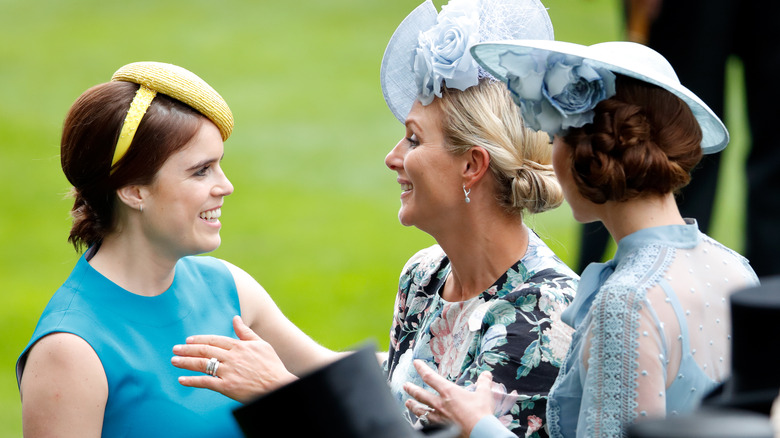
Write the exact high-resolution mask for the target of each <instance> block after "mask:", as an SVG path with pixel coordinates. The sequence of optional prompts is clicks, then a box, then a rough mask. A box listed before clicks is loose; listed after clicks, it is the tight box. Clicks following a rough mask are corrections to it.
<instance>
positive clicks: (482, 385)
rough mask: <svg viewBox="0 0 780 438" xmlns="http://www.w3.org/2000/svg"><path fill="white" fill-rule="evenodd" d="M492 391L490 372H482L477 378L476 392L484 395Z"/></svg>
mask: <svg viewBox="0 0 780 438" xmlns="http://www.w3.org/2000/svg"><path fill="white" fill-rule="evenodd" d="M492 389H493V374H491V373H490V371H483V372H482V374H480V375H479V377H478V378H477V389H476V392H480V393H485V392H491V390H492Z"/></svg>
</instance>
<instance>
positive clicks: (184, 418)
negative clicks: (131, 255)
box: [16, 251, 242, 438]
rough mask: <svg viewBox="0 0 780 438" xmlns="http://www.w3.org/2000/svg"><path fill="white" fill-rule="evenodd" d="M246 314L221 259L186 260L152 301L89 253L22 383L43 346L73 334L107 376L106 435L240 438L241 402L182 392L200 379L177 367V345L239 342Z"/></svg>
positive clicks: (48, 316)
mask: <svg viewBox="0 0 780 438" xmlns="http://www.w3.org/2000/svg"><path fill="white" fill-rule="evenodd" d="M88 253H89V251H88V252H87V254H88ZM239 314H240V306H239V301H238V292H237V290H236V285H235V282H234V280H233V276H232V274H231V273H230V271H229V270H228V269H227V267H226V266H225V265H224V263H222V262H221V261H219V260H217V259H215V258H212V257H185V258H183V259H181V260H179V262H178V263H177V264H176V273H175V276H174V280H173V284H172V285H171V287H170V288H169V289H168V290H167V291H165V292H164V293H162V294H161V295H159V296H155V297H145V296H140V295H136V294H133V293H130V292H128V291H126V290H125V289H122V288H121V287H119V286H117V285H116V284H114V283H113V282H112V281H111V280H109V279H107V278H106V277H104V276H103V275H101V274H100V273H99V272H97V271H96V270H95V269H93V268H92V266H90V264H89V263H88V262H87V258H86V254H85V256H82V257H81V258H80V259H79V261H78V262H77V264H76V267H75V268H74V269H73V271H72V272H71V274H70V276H69V277H68V279H67V280H66V282H65V283H64V284H63V285H62V287H60V288H59V289H58V290H57V292H56V293H55V294H54V296H53V297H52V298H51V300H50V301H49V304H48V305H47V306H46V308H45V310H44V311H43V315H42V316H41V318H40V320H39V321H38V326H37V327H36V329H35V332H34V333H33V336H32V339H31V340H30V343H29V344H28V345H27V347H25V349H24V351H23V352H22V354H21V356H20V357H19V360H18V362H17V364H16V374H17V381H18V382H21V376H22V372H23V371H24V365H25V362H26V360H27V354H28V352H29V350H30V348H31V347H32V345H33V344H35V342H37V341H38V340H39V339H40V338H42V337H43V336H46V335H48V334H51V333H55V332H66V333H72V334H75V335H77V336H79V337H81V338H82V339H84V340H85V341H87V343H89V345H90V346H91V347H92V349H93V350H95V352H96V353H97V355H98V357H99V358H100V361H101V362H102V364H103V369H104V371H105V373H106V378H107V380H108V400H107V403H106V409H105V414H104V418H103V432H102V436H104V437H146V438H152V437H187V438H193V437H211V438H213V437H216V436H218V437H234V436H235V437H240V436H242V435H241V432H240V429H239V427H238V424H237V423H236V422H235V420H234V418H233V416H232V410H233V409H235V408H236V407H238V406H239V405H240V404H239V403H238V402H236V401H234V400H231V399H230V398H228V397H225V396H223V395H221V394H219V393H216V392H214V391H210V390H206V389H199V388H188V387H185V386H182V385H181V384H179V382H178V380H177V378H178V377H179V376H181V375H188V374H193V375H194V374H196V373H192V372H189V371H186V370H181V369H179V368H176V367H174V366H173V365H171V357H173V352H172V349H173V346H174V345H176V344H182V343H184V342H185V340H186V338H187V336H191V335H196V334H218V335H224V336H231V337H235V335H234V333H233V328H232V322H231V321H232V317H233V316H234V315H239Z"/></svg>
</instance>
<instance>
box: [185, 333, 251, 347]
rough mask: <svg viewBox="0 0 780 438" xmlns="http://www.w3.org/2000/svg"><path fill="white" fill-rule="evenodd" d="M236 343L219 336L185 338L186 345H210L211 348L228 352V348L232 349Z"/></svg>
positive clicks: (228, 338) (235, 340)
mask: <svg viewBox="0 0 780 438" xmlns="http://www.w3.org/2000/svg"><path fill="white" fill-rule="evenodd" d="M236 342H238V340H237V339H234V338H231V337H228V336H219V335H195V336H189V337H188V338H187V344H203V345H211V346H213V347H219V348H222V349H224V350H230V348H232V347H233V346H234V345H235V344H236Z"/></svg>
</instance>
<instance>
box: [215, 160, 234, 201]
mask: <svg viewBox="0 0 780 438" xmlns="http://www.w3.org/2000/svg"><path fill="white" fill-rule="evenodd" d="M213 192H214V195H215V196H223V197H224V196H228V195H229V194H231V193H233V184H232V183H231V182H230V180H229V179H228V177H227V175H225V172H224V171H223V170H222V168H221V167H220V168H219V180H218V181H217V183H216V184H215V185H214V190H213Z"/></svg>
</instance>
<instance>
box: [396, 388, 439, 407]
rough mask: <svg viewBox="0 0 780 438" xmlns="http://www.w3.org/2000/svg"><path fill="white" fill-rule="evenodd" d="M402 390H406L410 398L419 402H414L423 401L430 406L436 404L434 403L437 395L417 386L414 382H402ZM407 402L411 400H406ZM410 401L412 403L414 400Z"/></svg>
mask: <svg viewBox="0 0 780 438" xmlns="http://www.w3.org/2000/svg"><path fill="white" fill-rule="evenodd" d="M404 391H406V393H407V394H409V395H410V396H411V397H412V398H414V399H415V400H417V401H418V402H419V403H416V404H420V403H423V404H425V405H426V406H432V407H435V406H436V404H437V403H436V401H437V400H436V399H437V398H438V396H437V395H435V394H433V393H431V392H428V391H426V390H424V389H422V388H420V387H419V386H417V385H415V384H414V383H405V384H404ZM408 402H412V400H408V401H407V403H408ZM412 403H414V402H412ZM407 407H409V406H407ZM421 413H422V412H421ZM415 415H417V414H416V413H415Z"/></svg>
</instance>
